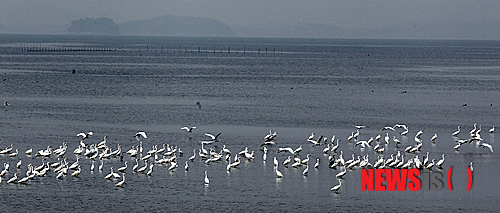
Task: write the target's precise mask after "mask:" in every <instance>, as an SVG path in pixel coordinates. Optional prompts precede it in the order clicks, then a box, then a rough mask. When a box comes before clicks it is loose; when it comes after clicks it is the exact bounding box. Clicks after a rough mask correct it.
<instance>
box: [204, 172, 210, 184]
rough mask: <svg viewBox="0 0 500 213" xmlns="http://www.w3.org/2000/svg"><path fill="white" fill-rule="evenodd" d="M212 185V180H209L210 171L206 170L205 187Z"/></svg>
mask: <svg viewBox="0 0 500 213" xmlns="http://www.w3.org/2000/svg"><path fill="white" fill-rule="evenodd" d="M208 184H210V180H209V179H208V171H206V170H205V185H208Z"/></svg>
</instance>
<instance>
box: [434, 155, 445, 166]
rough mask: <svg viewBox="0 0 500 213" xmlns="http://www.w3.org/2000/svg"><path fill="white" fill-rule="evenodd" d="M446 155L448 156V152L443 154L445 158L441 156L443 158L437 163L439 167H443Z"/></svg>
mask: <svg viewBox="0 0 500 213" xmlns="http://www.w3.org/2000/svg"><path fill="white" fill-rule="evenodd" d="M444 156H446V154H443V156H442V157H443V158H441V160H439V161H438V162H437V163H436V166H437V167H439V168H443V167H442V166H443V163H444Z"/></svg>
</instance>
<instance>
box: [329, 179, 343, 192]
mask: <svg viewBox="0 0 500 213" xmlns="http://www.w3.org/2000/svg"><path fill="white" fill-rule="evenodd" d="M341 185H342V181H340V179H339V185H336V186H334V187H332V188H331V189H330V190H331V191H334V192H335V193H338V192H339V189H340V186H341Z"/></svg>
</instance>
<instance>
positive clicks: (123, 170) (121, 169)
mask: <svg viewBox="0 0 500 213" xmlns="http://www.w3.org/2000/svg"><path fill="white" fill-rule="evenodd" d="M127 164H128V161H125V166H123V167H120V168H118V171H119V172H125V170H126V169H127V167H128V166H127Z"/></svg>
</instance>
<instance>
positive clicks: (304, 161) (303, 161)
mask: <svg viewBox="0 0 500 213" xmlns="http://www.w3.org/2000/svg"><path fill="white" fill-rule="evenodd" d="M310 156H311V155H310V154H307V157H306V159H304V160H302V161H301V163H302V164H307V163H308V162H309V157H310Z"/></svg>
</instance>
